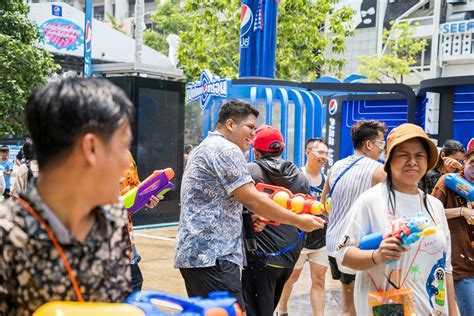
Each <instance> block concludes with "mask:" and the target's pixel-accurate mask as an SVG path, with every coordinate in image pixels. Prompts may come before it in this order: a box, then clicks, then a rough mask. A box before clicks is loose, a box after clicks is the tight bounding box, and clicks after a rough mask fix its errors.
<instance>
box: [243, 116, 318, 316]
mask: <svg viewBox="0 0 474 316" xmlns="http://www.w3.org/2000/svg"><path fill="white" fill-rule="evenodd" d="M255 134H256V137H255V139H254V140H253V141H252V146H253V152H254V155H255V158H256V160H255V162H252V163H250V164H249V165H248V168H249V172H250V175H251V176H252V179H253V180H254V181H255V183H266V184H271V185H276V186H281V187H284V188H287V189H288V190H290V191H291V192H292V193H295V194H296V193H303V194H308V193H309V182H308V179H307V178H306V176H305V175H304V174H303V173H302V172H301V171H300V170H299V169H298V167H296V166H295V164H293V163H292V162H290V161H284V160H282V159H281V155H282V153H283V149H284V148H285V143H284V142H283V136H282V135H281V133H280V131H278V130H277V129H275V128H273V127H271V126H267V125H263V126H261V127H259V128H258V129H257V130H256V131H255ZM256 221H260V219H259V218H258V217H257V218H256ZM303 237H304V232H300V231H299V230H298V229H297V228H296V227H294V226H291V225H285V224H281V225H279V226H273V225H266V226H265V228H264V229H263V230H262V231H261V232H258V233H256V236H255V239H256V241H257V250H256V251H247V266H246V267H245V269H244V270H243V272H242V288H243V292H244V299H245V304H246V311H247V315H248V316H252V315H254V316H272V315H273V311H274V310H275V308H276V307H277V305H278V302H279V300H280V296H281V293H282V290H283V286H284V285H285V282H286V280H288V277H289V276H290V275H291V272H292V271H293V267H294V265H295V263H296V261H297V260H298V257H299V254H300V252H301V248H302V247H303V243H304V240H303V239H304V238H303ZM247 250H248V249H247Z"/></svg>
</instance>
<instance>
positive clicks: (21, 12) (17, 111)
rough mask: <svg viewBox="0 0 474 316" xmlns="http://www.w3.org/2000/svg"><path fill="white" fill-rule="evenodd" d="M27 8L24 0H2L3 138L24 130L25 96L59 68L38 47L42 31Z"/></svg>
mask: <svg viewBox="0 0 474 316" xmlns="http://www.w3.org/2000/svg"><path fill="white" fill-rule="evenodd" d="M28 10H29V8H28V6H27V5H26V4H25V3H23V1H22V0H10V1H2V2H1V3H0V65H1V68H0V137H6V136H15V135H20V134H22V133H24V131H25V127H24V125H23V119H22V113H23V107H24V104H25V102H26V99H27V98H28V96H29V95H30V94H31V93H32V92H33V90H34V89H35V88H36V87H37V86H38V85H40V84H41V83H43V82H45V80H46V78H47V76H48V75H50V74H51V73H52V72H53V71H55V70H57V69H58V68H59V66H57V65H56V64H55V63H54V61H53V58H52V56H51V55H50V54H49V53H47V52H46V51H45V50H44V49H43V48H41V47H39V45H38V43H39V40H40V32H39V30H38V27H37V26H36V24H34V23H33V22H32V21H31V20H29V18H28Z"/></svg>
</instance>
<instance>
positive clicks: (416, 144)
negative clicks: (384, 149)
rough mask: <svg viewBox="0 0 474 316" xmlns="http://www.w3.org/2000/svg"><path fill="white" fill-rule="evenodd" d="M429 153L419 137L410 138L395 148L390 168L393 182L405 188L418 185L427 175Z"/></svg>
mask: <svg viewBox="0 0 474 316" xmlns="http://www.w3.org/2000/svg"><path fill="white" fill-rule="evenodd" d="M427 166H428V154H427V152H426V150H425V148H424V147H423V143H422V141H421V140H419V139H416V138H414V139H410V140H407V141H406V142H403V143H401V144H400V145H398V146H397V147H395V148H394V149H393V154H392V158H391V161H390V170H391V173H392V180H393V183H394V184H396V185H400V186H403V187H405V188H411V187H416V186H417V185H418V182H420V180H421V178H422V177H423V176H424V175H425V173H426V171H427V168H428V167H427Z"/></svg>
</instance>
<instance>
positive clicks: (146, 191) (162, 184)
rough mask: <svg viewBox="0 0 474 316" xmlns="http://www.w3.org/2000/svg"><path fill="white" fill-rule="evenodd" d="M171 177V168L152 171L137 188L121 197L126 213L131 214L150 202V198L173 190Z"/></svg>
mask: <svg viewBox="0 0 474 316" xmlns="http://www.w3.org/2000/svg"><path fill="white" fill-rule="evenodd" d="M173 177H174V171H173V169H171V168H166V169H164V170H155V171H153V173H152V174H151V175H150V176H149V177H148V178H146V179H145V180H144V181H142V182H141V183H140V184H139V185H138V186H136V187H135V188H133V189H131V190H130V191H128V192H127V193H125V194H124V195H122V200H123V202H124V204H125V208H126V209H127V211H128V212H129V213H131V214H133V213H135V212H136V211H138V210H140V209H141V208H142V207H143V206H145V204H147V203H148V202H150V198H151V197H152V196H154V195H160V196H163V195H164V194H165V193H166V192H168V191H169V190H171V189H173V188H174V185H173V183H171V182H170V180H171V179H172V178H173Z"/></svg>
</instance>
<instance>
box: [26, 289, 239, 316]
mask: <svg viewBox="0 0 474 316" xmlns="http://www.w3.org/2000/svg"><path fill="white" fill-rule="evenodd" d="M153 301H154V302H153ZM158 306H164V307H168V308H170V309H173V310H180V311H178V312H177V313H166V312H164V311H163V310H161V309H160V308H158ZM83 315H88V316H103V315H107V316H167V315H174V316H242V311H241V310H240V307H239V305H238V304H237V299H235V298H233V297H230V296H229V293H228V292H211V293H209V298H207V299H206V298H200V297H193V298H189V299H183V298H179V297H176V296H172V295H168V294H164V293H159V292H155V291H140V292H135V293H133V294H132V295H130V296H129V297H128V298H127V300H126V301H125V303H98V302H49V303H46V304H44V305H43V306H41V307H40V308H39V309H37V310H36V311H35V312H34V313H33V316H83Z"/></svg>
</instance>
